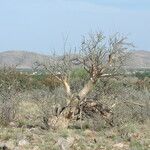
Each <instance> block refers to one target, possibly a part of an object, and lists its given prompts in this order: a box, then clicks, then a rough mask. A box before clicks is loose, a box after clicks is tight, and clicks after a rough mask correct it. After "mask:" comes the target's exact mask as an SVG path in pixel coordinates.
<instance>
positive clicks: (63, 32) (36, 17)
mask: <svg viewBox="0 0 150 150" xmlns="http://www.w3.org/2000/svg"><path fill="white" fill-rule="evenodd" d="M91 31H102V32H103V33H104V34H105V35H111V34H113V33H115V32H120V33H123V34H124V35H128V37H129V41H131V42H133V43H134V45H135V46H136V47H137V48H136V49H140V50H141V49H142V50H150V0H0V52H1V51H5V50H28V51H34V52H40V53H49V52H50V50H54V49H55V50H56V51H57V52H62V49H63V43H64V41H65V40H64V39H65V38H66V37H67V36H68V47H72V48H73V47H75V46H77V47H78V46H79V44H80V40H81V38H82V36H83V35H85V34H87V33H89V32H91Z"/></svg>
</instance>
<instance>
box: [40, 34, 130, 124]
mask: <svg viewBox="0 0 150 150" xmlns="http://www.w3.org/2000/svg"><path fill="white" fill-rule="evenodd" d="M126 40H127V38H126V37H122V36H119V35H118V34H115V35H114V36H112V37H110V38H109V40H108V41H106V38H105V37H104V36H103V34H102V33H99V32H98V33H95V34H93V33H92V34H89V37H88V38H86V37H83V41H82V42H81V47H80V50H79V54H71V53H66V54H64V55H63V57H56V56H55V55H54V56H53V57H52V59H51V62H50V64H49V65H43V68H45V69H46V70H48V71H49V72H50V74H51V75H53V76H54V77H55V78H56V79H57V80H59V81H60V82H61V83H62V84H63V85H64V88H65V91H66V96H67V98H66V99H67V102H66V106H65V107H63V108H62V109H56V111H58V110H59V112H57V113H56V114H57V119H58V120H57V122H60V120H61V121H62V118H63V119H64V120H65V123H66V124H67V123H68V122H70V121H71V120H77V119H81V117H83V115H84V116H91V117H93V115H94V114H96V115H98V114H99V115H102V116H103V117H104V118H105V119H106V121H108V120H109V119H108V118H109V116H110V114H111V111H110V109H109V108H107V107H104V106H103V105H102V104H100V103H98V101H95V100H93V99H92V100H88V99H87V96H88V94H89V93H90V92H91V91H92V90H93V88H94V86H95V85H96V83H97V81H98V80H99V79H100V78H108V77H115V76H118V75H120V74H121V70H122V68H123V67H124V62H125V59H126V58H127V57H128V50H129V49H130V48H131V47H132V44H131V43H127V42H126ZM75 65H79V66H80V67H83V68H84V69H85V70H86V71H87V73H88V74H89V81H88V82H87V83H86V84H85V85H84V87H83V88H82V89H81V90H79V91H78V93H72V90H71V87H70V82H69V81H70V80H71V79H70V72H71V68H72V67H74V66H75ZM108 123H109V124H110V125H111V122H109V121H108ZM60 124H61V125H62V122H61V123H60Z"/></svg>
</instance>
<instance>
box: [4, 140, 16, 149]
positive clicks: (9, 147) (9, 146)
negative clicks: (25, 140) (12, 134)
mask: <svg viewBox="0 0 150 150" xmlns="http://www.w3.org/2000/svg"><path fill="white" fill-rule="evenodd" d="M5 145H6V147H8V149H14V148H15V145H14V142H13V141H12V140H9V141H7V142H6V144H5Z"/></svg>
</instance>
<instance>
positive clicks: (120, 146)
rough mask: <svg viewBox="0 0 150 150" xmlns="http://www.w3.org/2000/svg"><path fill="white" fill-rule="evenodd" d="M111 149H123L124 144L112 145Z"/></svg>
mask: <svg viewBox="0 0 150 150" xmlns="http://www.w3.org/2000/svg"><path fill="white" fill-rule="evenodd" d="M113 147H117V148H123V147H124V144H123V143H117V144H114V145H113Z"/></svg>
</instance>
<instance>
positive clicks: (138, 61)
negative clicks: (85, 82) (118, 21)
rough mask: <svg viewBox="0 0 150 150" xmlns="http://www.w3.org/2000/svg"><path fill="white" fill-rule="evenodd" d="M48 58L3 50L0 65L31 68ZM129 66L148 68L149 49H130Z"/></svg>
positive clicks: (32, 53) (29, 53)
mask: <svg viewBox="0 0 150 150" xmlns="http://www.w3.org/2000/svg"><path fill="white" fill-rule="evenodd" d="M49 58H50V56H49V55H46V54H40V53H36V52H29V51H18V50H12V51H10V50H9V51H3V52H0V66H4V65H6V66H17V67H20V68H32V65H33V64H34V63H35V62H36V61H38V62H40V63H44V62H45V61H48V60H49ZM127 64H128V65H127V66H129V67H130V68H150V51H145V50H138V51H132V52H131V56H130V60H129V61H128V63H127Z"/></svg>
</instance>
